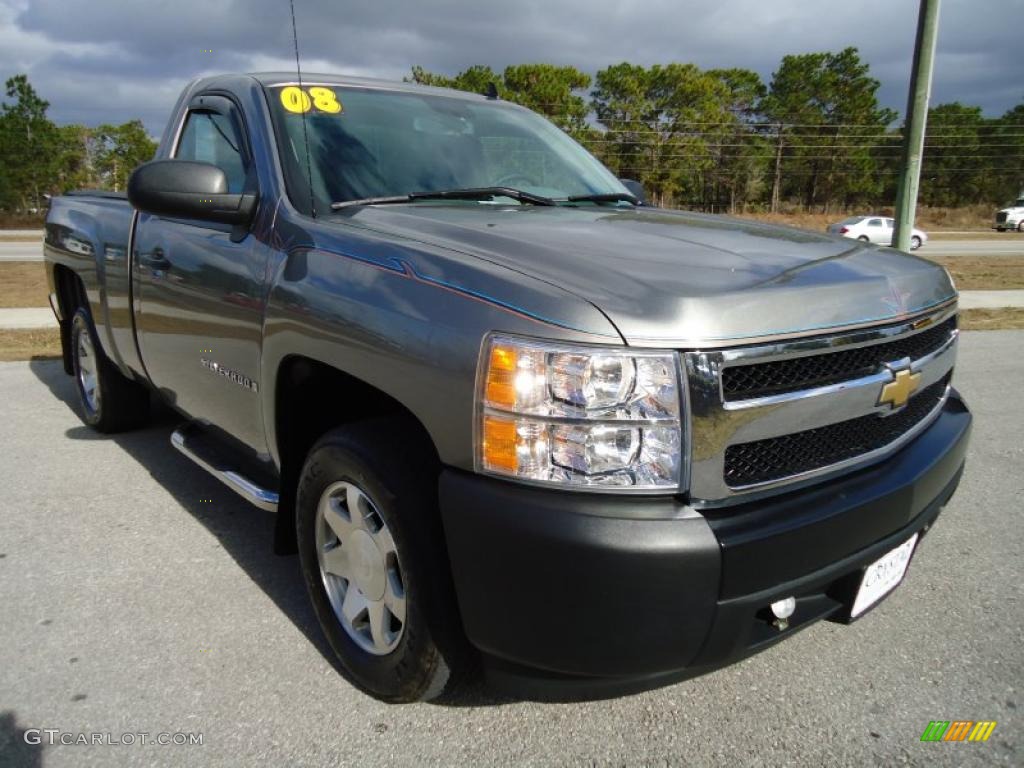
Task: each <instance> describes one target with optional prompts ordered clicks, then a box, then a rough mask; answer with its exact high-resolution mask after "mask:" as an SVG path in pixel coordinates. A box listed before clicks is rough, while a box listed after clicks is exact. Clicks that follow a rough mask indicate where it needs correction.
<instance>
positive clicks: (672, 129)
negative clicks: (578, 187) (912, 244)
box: [0, 48, 1024, 212]
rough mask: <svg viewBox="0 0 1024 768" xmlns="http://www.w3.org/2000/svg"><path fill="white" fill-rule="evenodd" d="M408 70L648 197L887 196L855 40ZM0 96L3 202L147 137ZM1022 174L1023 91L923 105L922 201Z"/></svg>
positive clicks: (888, 134)
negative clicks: (973, 101)
mask: <svg viewBox="0 0 1024 768" xmlns="http://www.w3.org/2000/svg"><path fill="white" fill-rule="evenodd" d="M407 79H408V80H411V81H414V82H417V83H424V84H428V85H438V86H444V87H451V88H458V89H460V90H466V91H473V92H477V93H487V92H488V91H489V90H490V89H491V88H497V91H498V95H499V96H500V97H501V98H504V99H507V100H509V101H513V102H516V103H518V104H522V105H524V106H526V107H529V108H530V109H533V110H535V111H537V112H540V113H541V114H543V115H545V116H547V117H548V118H549V119H550V120H551V121H552V122H554V123H555V124H556V125H558V126H559V127H560V128H562V129H563V130H564V131H566V132H567V133H569V134H570V135H572V136H573V137H574V138H575V139H576V140H577V141H579V142H580V143H582V144H583V145H584V146H585V147H587V148H588V149H589V150H590V151H591V152H593V153H594V154H595V155H597V156H598V157H599V158H600V159H601V160H602V161H604V163H605V164H607V165H608V166H609V167H610V168H611V169H612V170H613V171H614V172H615V173H617V174H618V175H619V176H620V177H623V178H632V179H635V180H637V181H639V182H640V183H641V184H643V185H644V187H645V189H646V190H647V191H648V194H649V196H650V197H651V199H652V201H653V202H654V203H656V204H659V205H666V206H679V207H693V208H701V209H704V210H712V211H740V210H772V211H775V210H779V209H781V208H783V207H786V208H799V209H803V210H809V211H824V212H837V211H840V210H847V209H853V208H859V209H869V208H878V207H884V206H888V205H891V204H892V202H893V200H894V199H895V194H896V184H897V179H898V174H899V170H900V161H901V150H902V126H901V125H900V124H899V122H898V117H899V116H898V115H897V114H896V112H894V111H893V110H890V109H887V108H884V107H882V106H881V105H880V104H879V102H878V97H877V93H878V88H879V82H878V80H876V79H875V78H873V77H872V76H871V73H870V70H869V67H868V65H867V63H865V62H863V61H861V59H860V56H859V54H858V52H857V50H856V49H855V48H847V49H845V50H842V51H839V52H822V53H807V54H798V55H791V56H785V57H783V59H782V61H781V62H780V64H779V66H778V68H777V70H776V71H775V72H774V73H773V74H772V76H771V78H770V80H769V82H767V83H765V82H764V81H763V80H762V79H761V77H760V75H758V74H757V73H756V72H753V71H751V70H747V69H738V68H733V69H706V70H702V69H700V68H699V67H697V66H696V65H694V64H681V63H670V64H655V65H652V66H641V65H637V64H630V63H628V62H623V63H621V64H614V65H611V66H608V67H606V68H604V69H602V70H600V71H598V72H597V73H596V74H595V75H594V76H593V77H592V76H591V75H589V74H587V73H585V72H582V71H581V70H579V69H577V68H575V67H572V66H558V65H553V64H519V65H514V66H509V67H506V68H505V69H504V70H503V71H500V72H498V71H495V70H493V69H491V68H490V67H488V66H484V65H477V66H472V67H469V68H468V69H466V70H465V71H463V72H459V73H458V74H456V75H454V76H446V75H441V74H437V73H433V72H428V71H427V70H425V69H423V68H422V67H418V66H416V67H413V68H412V71H411V73H410V75H409V77H408V78H407ZM5 92H6V96H7V100H6V101H5V102H4V103H3V104H2V105H0V209H2V210H7V211H26V210H32V209H34V208H39V207H42V205H43V196H44V195H45V194H57V193H61V192H65V191H67V190H69V189H75V188H81V187H92V188H103V189H114V190H123V189H124V185H125V182H126V179H127V176H128V174H129V173H130V172H131V170H132V169H133V168H134V167H135V166H136V165H138V164H139V163H141V162H144V161H146V160H148V159H150V158H151V157H152V156H153V153H154V151H155V149H156V144H155V142H154V141H153V140H152V139H150V137H149V136H148V135H147V133H146V131H145V128H144V127H143V125H142V123H141V122H140V121H138V120H132V121H129V122H127V123H124V124H122V125H100V126H96V127H86V126H83V125H64V126H58V125H56V124H54V123H53V122H52V121H51V120H50V119H49V118H48V117H47V114H46V113H47V109H48V108H49V104H48V103H47V102H46V101H45V100H43V99H42V98H41V97H40V96H39V95H38V94H37V93H36V91H35V90H34V89H33V88H32V86H31V84H30V83H29V82H28V78H27V77H26V76H25V75H17V76H15V77H12V78H10V79H9V80H7V82H6V91H5ZM1022 186H1024V104H1019V105H1017V106H1016V107H1014V108H1013V109H1011V110H1009V111H1008V112H1006V113H1005V114H1004V115H1002V116H1001V117H996V118H993V117H986V116H984V115H983V114H982V110H981V108H980V107H977V106H970V105H964V104H961V103H959V102H953V103H949V104H939V105H937V106H934V107H932V108H931V109H930V110H929V117H928V132H927V137H926V141H925V155H924V162H923V170H922V178H921V190H920V202H921V203H923V204H924V205H931V206H946V207H957V206H962V205H969V204H975V203H985V204H999V203H1002V202H1005V201H1006V200H1007V199H1010V198H1013V197H1015V196H1016V195H1017V194H1018V193H1019V192H1020V191H1021V188H1022Z"/></svg>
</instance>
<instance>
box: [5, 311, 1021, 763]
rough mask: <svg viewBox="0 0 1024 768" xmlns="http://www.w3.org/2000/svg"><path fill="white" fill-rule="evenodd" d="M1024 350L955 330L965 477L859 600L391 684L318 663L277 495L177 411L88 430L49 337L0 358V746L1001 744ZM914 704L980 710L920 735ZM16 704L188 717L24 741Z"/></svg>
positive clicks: (47, 710)
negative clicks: (648, 678)
mask: <svg viewBox="0 0 1024 768" xmlns="http://www.w3.org/2000/svg"><path fill="white" fill-rule="evenodd" d="M1022 353H1024V332H1022V331H993V332H987V333H966V334H964V337H963V341H962V345H961V352H960V362H959V365H958V369H957V374H956V382H957V385H958V386H959V387H960V388H961V390H962V391H963V392H964V394H965V396H966V398H967V400H968V402H969V403H970V404H971V406H972V408H973V409H974V413H975V417H976V421H975V432H974V438H973V443H972V447H971V451H970V456H969V459H968V468H967V471H966V473H965V476H964V480H963V484H962V485H961V488H960V491H959V493H958V494H957V495H956V496H955V497H954V499H953V501H952V503H951V504H950V505H949V506H948V507H947V508H946V510H945V511H944V513H943V514H942V516H941V517H940V518H939V522H938V525H937V526H936V527H935V528H934V529H933V531H932V532H931V533H929V535H928V536H927V537H926V538H925V539H924V541H923V543H922V545H921V548H920V551H919V552H918V553H917V556H916V557H915V559H914V562H913V563H912V565H911V568H910V571H909V573H908V575H907V578H906V580H905V582H904V584H903V585H902V586H901V587H900V588H899V589H898V590H897V591H896V592H895V593H894V594H893V595H892V596H891V597H890V598H889V599H888V600H887V601H886V602H884V603H883V604H882V605H881V606H880V607H879V608H878V609H877V610H874V611H872V612H871V613H870V614H869V615H868V616H866V617H865V618H864V619H863V620H862V621H859V622H857V623H855V624H854V625H852V626H848V627H847V626H841V625H836V624H829V623H821V624H818V625H815V626H813V627H811V628H809V629H807V630H806V631H804V632H802V633H800V634H798V635H796V636H794V637H793V638H791V639H789V640H788V641H787V642H784V643H781V644H780V645H778V646H776V647H775V648H773V649H771V650H769V651H767V652H765V653H763V654H760V655H758V656H755V657H753V658H750V659H748V660H746V661H744V662H743V663H741V664H739V665H736V666H734V667H731V668H728V669H725V670H722V671H719V672H716V673H714V674H711V675H708V676H705V677H701V678H697V679H694V680H690V681H687V682H683V683H680V684H677V685H674V686H672V687H669V688H664V689H660V690H656V691H652V692H648V693H644V694H639V695H635V696H630V697H625V698H620V699H615V700H610V701H599V702H589V703H581V704H539V703H534V702H528V701H516V700H510V699H506V698H502V697H499V696H497V695H494V694H492V693H490V692H489V691H488V690H487V689H486V688H485V687H483V686H481V685H474V686H471V687H470V688H469V689H468V690H467V691H464V692H463V693H462V694H461V695H459V696H458V697H457V698H453V699H450V700H447V701H445V702H442V703H434V704H417V705H404V706H388V705H384V704H380V703H378V702H376V701H374V700H373V699H370V698H368V697H366V696H364V695H363V694H361V693H359V692H357V691H356V690H355V689H353V688H352V687H350V686H349V685H348V684H347V683H346V682H345V681H344V680H343V679H342V678H341V677H340V676H339V675H338V674H337V673H336V672H335V671H334V669H333V667H332V665H331V663H330V662H329V661H328V659H327V657H326V654H327V653H328V651H327V648H326V645H325V643H324V642H323V640H322V639H321V637H320V634H319V629H318V627H317V625H316V622H315V619H314V617H313V614H312V611H311V609H310V608H309V606H308V605H307V601H306V596H305V593H304V591H303V585H302V582H301V579H300V576H299V571H298V565H297V562H296V559H295V558H294V557H284V558H282V557H275V556H274V555H272V554H271V540H272V532H273V520H272V517H271V515H269V514H268V513H264V512H260V511H258V510H256V509H254V508H251V507H249V506H247V505H246V504H245V503H244V502H243V501H241V500H240V499H238V498H236V497H235V496H233V495H232V494H231V492H230V491H228V490H227V489H225V488H224V487H223V486H221V485H220V484H219V483H217V481H215V480H214V479H212V478H211V477H209V476H208V475H206V474H205V473H204V472H203V471H202V470H201V469H199V468H198V467H196V466H194V465H193V464H191V463H190V462H189V461H188V460H187V459H185V458H184V457H182V456H181V455H179V454H178V453H177V452H175V451H174V450H173V449H172V448H171V447H170V445H169V442H168V437H169V434H170V431H171V429H172V427H173V425H174V423H175V421H174V417H173V416H172V415H170V414H169V413H165V414H164V415H163V417H162V418H160V419H158V421H157V423H156V424H154V426H152V427H151V428H149V429H146V430H143V431H140V432H136V433H130V434H125V435H121V436H116V437H113V438H108V437H104V436H100V435H97V434H95V433H93V432H91V431H90V430H89V429H87V428H86V427H84V426H82V425H81V423H80V421H79V419H78V417H77V416H76V415H75V412H74V410H73V389H72V383H71V379H70V378H68V377H66V376H65V375H64V374H63V372H62V371H61V369H60V365H59V363H57V362H55V361H46V362H39V361H34V362H31V363H3V364H0V402H2V403H3V411H2V413H3V428H2V430H0V451H2V453H0V456H2V463H0V488H2V489H3V494H4V499H3V502H4V503H3V504H2V505H0V605H2V606H3V609H2V610H3V614H2V615H3V618H2V620H0V765H2V766H19V765H25V766H38V765H43V766H109V765H130V766H135V765H139V766H141V765H214V766H219V765H225V766H228V765H232V766H233V765H245V764H266V765H356V764H358V765H363V766H375V765H402V766H405V765H409V766H422V765H465V766H479V765H491V764H494V765H517V766H521V765H579V766H591V765H599V766H603V765H616V766H617V765H658V766H662V765H727V766H736V765H766V766H768V765H770V766H777V765H807V764H813V765H865V764H885V765H890V764H909V765H920V766H931V765H993V764H997V765H1021V764H1022V763H1024V749H1022V747H1024V740H1022V738H1021V726H1022V723H1021V716H1020V711H1021V707H1022V706H1024V701H1022V698H1021V695H1020V688H1021V683H1022V680H1024V644H1022V642H1021V638H1022V637H1024V611H1022V605H1021V598H1020V595H1021V587H1020V585H1021V583H1022V581H1024V556H1022V554H1021V553H1022V551H1024V525H1022V522H1021V518H1022V516H1024V502H1022V499H1024V441H1022V438H1021V435H1022V433H1024V397H1022V395H1021V383H1022V382H1024V354H1022ZM642 588H643V585H637V589H642ZM679 588H680V590H684V589H686V585H685V584H680V585H679ZM495 599H496V601H500V596H495ZM637 620H638V621H641V620H642V617H640V616H638V617H637ZM538 631H543V628H538ZM628 631H629V627H609V632H628ZM932 720H995V721H997V723H998V725H997V726H996V728H995V730H994V732H993V733H992V736H991V738H990V739H989V741H988V742H986V743H922V742H921V741H920V737H921V734H922V732H923V731H924V730H925V728H926V726H927V725H928V723H929V721H932ZM32 729H56V730H58V731H60V732H63V733H68V734H72V736H77V735H78V734H86V735H90V734H101V735H102V734H106V735H107V736H106V737H105V738H106V740H107V741H113V740H123V735H124V734H140V733H146V734H148V737H147V739H148V740H152V739H155V738H156V737H157V735H158V734H161V733H165V734H178V733H183V734H201V735H202V741H203V743H202V744H201V745H173V744H169V745H155V744H151V743H147V744H146V745H142V744H140V743H138V742H139V741H140V739H139V738H138V737H135V741H136V743H135V744H130V745H129V744H106V743H102V744H95V745H92V744H88V745H87V744H64V745H61V744H57V745H54V746H48V745H46V744H45V741H44V743H43V744H41V745H34V744H27V743H26V742H25V737H24V733H25V732H26V730H28V731H29V735H30V739H31V740H35V739H34V734H35V732H34V731H33V730H32ZM40 738H41V739H43V740H45V738H46V735H45V733H44V734H41V736H40ZM101 738H103V737H102V736H101Z"/></svg>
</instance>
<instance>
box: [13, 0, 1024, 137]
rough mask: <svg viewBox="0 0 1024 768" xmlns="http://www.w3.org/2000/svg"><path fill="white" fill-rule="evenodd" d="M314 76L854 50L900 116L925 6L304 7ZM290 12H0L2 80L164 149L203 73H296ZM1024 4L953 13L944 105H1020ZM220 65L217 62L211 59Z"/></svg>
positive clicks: (52, 8) (977, 4) (427, 0)
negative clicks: (147, 135)
mask: <svg viewBox="0 0 1024 768" xmlns="http://www.w3.org/2000/svg"><path fill="white" fill-rule="evenodd" d="M295 6H296V15H297V17H298V30H299V44H300V47H301V51H302V57H303V69H304V70H305V71H309V72H314V71H332V72H344V73H348V74H356V75H370V76H376V77H384V78H390V79H400V78H401V77H402V76H403V75H405V74H407V73H408V71H409V68H410V67H411V66H412V65H414V64H420V65H422V66H424V67H426V68H427V69H429V70H433V71H438V72H444V73H454V72H456V71H458V70H460V69H463V68H465V67H467V66H469V65H472V64H478V63H479V64H489V65H490V66H492V67H494V68H496V69H500V68H503V67H504V66H506V65H507V64H514V63H525V62H533V61H545V62H554V63H559V64H573V65H575V66H577V67H579V68H581V69H583V70H585V71H587V72H591V73H593V72H595V71H596V70H598V69H600V68H602V67H604V66H606V65H608V64H610V63H615V62H619V61H623V60H627V61H631V62H636V63H643V64H653V63H659V62H661V63H663V62H669V61H683V62H694V63H696V64H698V65H699V66H701V67H703V68H710V67H734V66H738V67H749V68H751V69H753V70H756V71H757V72H759V73H760V74H761V75H762V77H764V78H765V79H766V80H767V79H768V78H769V77H770V76H771V73H772V71H773V70H774V69H775V68H776V66H777V65H778V62H779V60H780V58H781V57H782V56H783V55H785V54H788V53H806V52H812V51H823V50H839V49H842V48H844V47H846V46H850V45H852V46H856V47H857V48H859V49H860V51H861V53H862V55H863V57H864V58H865V59H866V60H867V61H868V62H869V63H870V65H871V69H872V73H873V74H874V76H875V77H877V78H878V79H879V80H881V82H882V88H881V91H880V96H881V100H882V102H883V103H884V104H885V105H886V106H890V107H893V108H895V109H897V110H899V111H900V112H901V113H902V111H903V109H904V106H905V103H906V88H907V80H908V77H909V70H910V60H911V56H912V52H913V44H914V31H915V24H916V18H917V2H916V0H858V1H857V2H850V0H839V1H838V2H837V1H834V0H817V2H808V1H807V0H712V2H708V0H701V2H693V1H691V0H516V2H511V3H510V2H498V1H497V0H485V1H481V0H476V1H475V2H467V1H465V0H462V1H460V0H370V1H368V2H367V1H366V0H364V1H363V2H355V1H352V0H350V1H349V2H345V0H295ZM290 24H291V17H290V14H289V9H288V0H0V77H2V78H3V79H6V78H7V77H9V76H10V75H12V74H15V73H19V72H25V73H28V75H29V78H30V80H31V82H32V83H33V85H34V86H35V87H36V88H37V90H38V91H39V92H40V93H41V94H42V96H43V97H44V98H46V99H47V100H49V101H50V103H51V108H50V114H51V117H53V118H54V119H55V120H57V121H58V122H61V123H67V122H83V123H86V124H90V125H95V124H98V123H101V122H123V121H125V120H128V119H131V118H134V117H141V118H142V119H143V120H144V121H145V123H146V126H147V128H148V129H149V131H150V132H151V133H153V134H154V135H159V133H160V131H161V130H162V128H163V125H164V122H165V121H166V119H167V117H168V113H169V112H170V110H171V108H172V107H173V102H174V99H175V97H176V96H177V94H178V92H179V90H180V89H181V86H182V85H183V84H184V83H185V82H186V81H187V80H189V79H191V78H193V77H195V76H197V75H200V74H205V73H215V72H225V71H250V72H251V71H260V70H269V69H290V68H291V67H293V66H294V54H293V51H292V36H291V26H290ZM1022 25H1024V0H943V1H942V15H941V21H940V27H941V33H940V38H939V53H938V59H937V63H936V72H935V86H934V91H933V103H939V102H942V101H953V100H960V101H963V102H966V103H971V104H978V105H980V106H982V107H983V108H984V110H985V112H986V114H989V115H998V114H1001V113H1002V112H1004V111H1005V110H1006V109H1007V108H1009V107H1011V106H1013V105H1014V104H1017V103H1019V102H1021V101H1024V76H1022V67H1021V64H1022V61H1021V48H1022V44H1021V29H1022ZM208 51H210V52H208Z"/></svg>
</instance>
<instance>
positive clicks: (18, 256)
mask: <svg viewBox="0 0 1024 768" xmlns="http://www.w3.org/2000/svg"><path fill="white" fill-rule="evenodd" d="M42 260H43V239H42V237H40V238H39V242H38V243H28V242H22V241H19V240H0V261H42Z"/></svg>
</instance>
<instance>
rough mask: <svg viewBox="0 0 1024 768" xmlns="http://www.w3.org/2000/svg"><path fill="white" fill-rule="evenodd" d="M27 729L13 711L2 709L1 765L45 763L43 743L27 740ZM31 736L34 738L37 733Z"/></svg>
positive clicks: (18, 767) (27, 767)
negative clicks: (31, 742) (32, 742)
mask: <svg viewBox="0 0 1024 768" xmlns="http://www.w3.org/2000/svg"><path fill="white" fill-rule="evenodd" d="M25 731H26V728H25V727H24V726H23V725H19V724H18V718H17V715H16V714H15V713H14V712H13V711H11V710H4V711H0V765H3V766H6V768H37V767H38V766H41V765H42V764H43V745H42V744H38V745H36V744H30V743H29V742H28V741H26V740H25ZM30 738H33V739H34V738H35V734H31V735H30Z"/></svg>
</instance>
